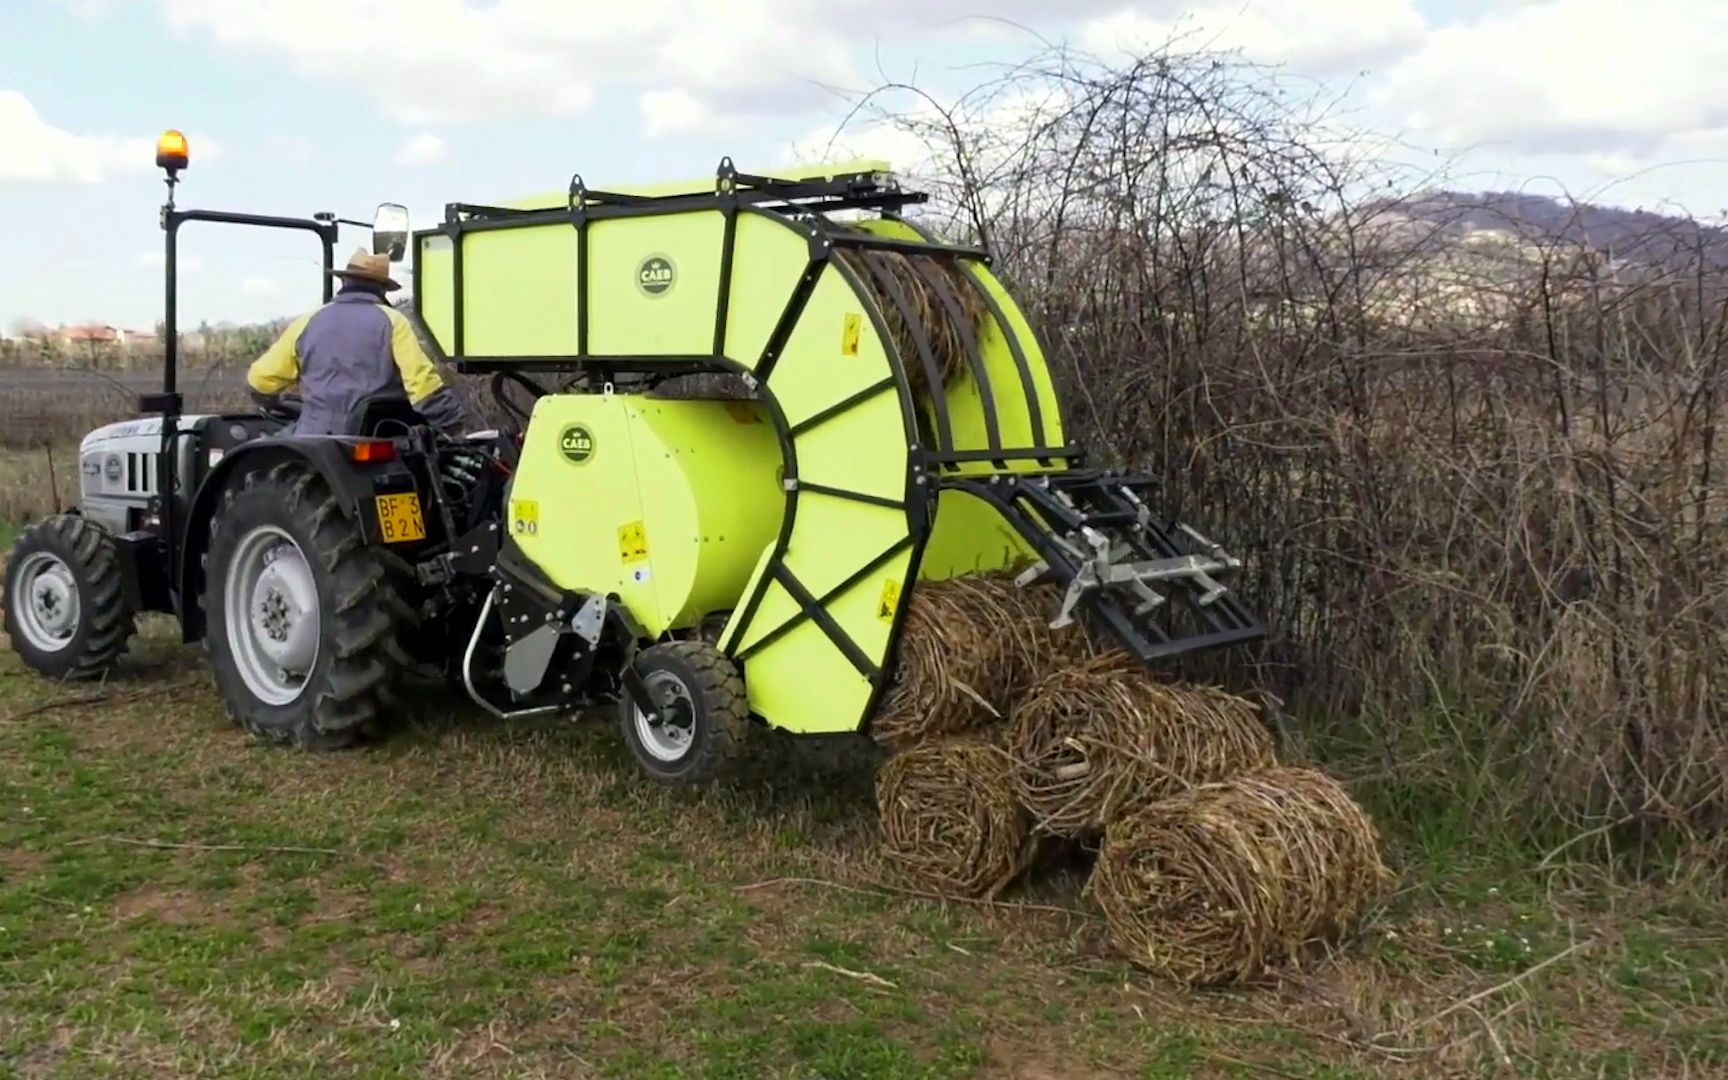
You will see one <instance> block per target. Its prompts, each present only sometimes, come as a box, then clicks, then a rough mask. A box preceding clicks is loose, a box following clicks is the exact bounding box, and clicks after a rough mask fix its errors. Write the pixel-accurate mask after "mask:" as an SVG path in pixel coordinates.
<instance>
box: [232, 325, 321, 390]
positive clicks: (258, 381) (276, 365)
mask: <svg viewBox="0 0 1728 1080" xmlns="http://www.w3.org/2000/svg"><path fill="white" fill-rule="evenodd" d="M311 321H312V316H311V315H310V314H307V315H302V316H300V317H299V318H298V319H295V320H294V321H293V322H291V323H289V324H288V329H286V330H284V331H282V336H281V337H279V338H277V339H276V344H274V345H272V346H270V348H269V349H268V350H267V351H266V352H265V353H264V355H263V356H260V357H259V358H258V359H256V360H254V361H252V367H251V368H250V369H248V370H247V372H246V383H247V385H249V386H250V387H252V389H253V390H256V391H257V392H258V393H260V394H268V395H275V394H280V393H282V392H284V391H286V390H289V389H292V388H293V387H294V386H295V384H297V383H298V382H299V381H300V355H299V353H298V352H297V348H298V346H299V344H300V335H301V334H303V333H305V331H306V324H307V323H309V322H311Z"/></svg>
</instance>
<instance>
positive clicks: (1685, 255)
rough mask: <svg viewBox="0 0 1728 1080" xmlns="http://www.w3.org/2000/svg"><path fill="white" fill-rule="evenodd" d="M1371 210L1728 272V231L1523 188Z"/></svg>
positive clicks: (1461, 233)
mask: <svg viewBox="0 0 1728 1080" xmlns="http://www.w3.org/2000/svg"><path fill="white" fill-rule="evenodd" d="M1370 212H1371V215H1372V216H1373V217H1375V218H1378V219H1380V220H1383V221H1384V220H1398V219H1402V220H1403V221H1404V222H1406V223H1407V224H1409V225H1411V226H1415V227H1418V228H1420V229H1422V231H1425V232H1427V231H1431V232H1432V234H1433V235H1434V237H1435V239H1437V240H1469V239H1472V238H1473V237H1475V236H1479V235H1480V234H1485V233H1486V234H1499V235H1502V236H1506V237H1507V238H1508V239H1513V238H1515V239H1517V240H1519V241H1522V242H1524V243H1526V244H1536V245H1541V246H1548V245H1552V244H1563V245H1573V246H1578V247H1585V248H1590V249H1593V250H1596V251H1601V252H1604V253H1606V254H1608V255H1609V256H1610V257H1611V258H1612V259H1613V260H1614V261H1615V262H1617V263H1621V264H1624V265H1643V266H1647V267H1660V268H1665V269H1669V270H1679V269H1686V268H1693V267H1697V266H1699V265H1700V264H1702V265H1703V266H1704V267H1707V268H1710V269H1715V270H1728V228H1723V227H1720V226H1715V225H1709V224H1705V223H1703V222H1699V221H1695V220H1693V219H1690V218H1685V217H1679V216H1676V215H1670V214H1659V213H1654V212H1652V211H1648V210H1624V209H1620V208H1618V207H1611V206H1599V205H1596V204H1592V203H1573V202H1565V201H1562V200H1560V199H1553V198H1549V197H1547V196H1544V195H1530V194H1523V193H1519V192H1506V191H1502V192H1477V193H1467V192H1457V191H1438V192H1424V193H1421V194H1418V195H1414V196H1410V197H1408V198H1403V199H1397V200H1386V201H1384V202H1381V203H1379V204H1377V205H1376V206H1374V207H1371V208H1370Z"/></svg>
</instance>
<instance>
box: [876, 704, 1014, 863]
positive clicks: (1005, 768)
mask: <svg viewBox="0 0 1728 1080" xmlns="http://www.w3.org/2000/svg"><path fill="white" fill-rule="evenodd" d="M1010 771H1011V766H1010V763H1009V761H1008V755H1007V754H1006V753H1004V752H1003V750H1002V748H1001V747H999V746H997V745H995V744H994V743H992V742H991V741H989V740H988V739H985V738H981V737H978V736H971V737H960V738H953V739H938V740H934V741H931V742H925V743H919V744H918V745H917V746H914V747H912V748H911V749H909V750H904V751H901V752H900V753H898V754H895V755H894V756H893V757H891V758H889V759H888V761H887V762H886V763H885V764H884V765H883V766H882V768H881V769H880V770H878V772H877V774H876V806H877V810H878V811H879V813H880V814H881V819H882V849H883V852H884V854H885V855H886V856H887V859H888V861H889V862H890V863H891V864H892V865H894V866H895V867H896V868H898V869H899V870H900V871H901V872H902V873H903V874H905V875H906V877H907V878H908V879H909V880H911V881H913V882H915V883H916V884H917V885H918V886H920V887H922V888H925V889H929V890H930V891H932V892H935V893H938V894H941V895H944V896H966V897H976V896H986V895H994V894H995V893H996V892H998V891H1000V890H1001V889H1002V888H1003V887H1004V886H1006V885H1007V884H1008V883H1009V882H1010V881H1012V880H1013V879H1014V878H1015V877H1016V876H1018V875H1019V873H1020V872H1021V871H1022V870H1023V869H1024V868H1025V865H1026V861H1027V859H1028V857H1029V855H1030V850H1029V845H1028V837H1029V835H1030V834H1029V833H1028V831H1027V828H1026V817H1025V815H1024V813H1022V812H1021V810H1020V807H1019V804H1018V803H1016V802H1015V801H1014V788H1013V785H1012V784H1011V782H1010V781H1009V778H1008V774H1009V772H1010Z"/></svg>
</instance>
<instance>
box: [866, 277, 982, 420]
mask: <svg viewBox="0 0 1728 1080" xmlns="http://www.w3.org/2000/svg"><path fill="white" fill-rule="evenodd" d="M839 258H840V259H841V261H842V262H844V263H845V264H846V265H847V266H848V267H849V268H850V269H851V270H852V272H853V273H855V274H856V275H857V276H858V278H859V280H860V281H861V282H863V284H864V289H865V291H867V292H868V293H869V294H870V296H871V298H872V299H873V300H875V301H876V306H877V308H878V309H880V310H881V312H882V318H883V321H884V322H886V323H887V328H888V335H889V337H890V338H891V339H892V341H893V344H894V347H895V349H896V350H897V351H898V352H899V354H900V363H901V364H902V365H903V366H904V367H905V369H906V378H907V381H908V382H910V383H911V384H912V388H913V389H914V390H915V391H928V390H929V389H930V377H929V373H928V369H927V368H926V366H925V363H924V356H923V353H921V352H920V351H919V349H918V345H917V342H916V341H915V340H914V338H913V336H912V330H911V327H910V325H909V324H908V322H907V320H906V319H905V318H903V317H902V316H901V309H900V305H899V304H897V303H895V302H894V299H893V295H892V293H891V292H890V290H889V288H888V287H887V286H886V285H885V284H884V282H885V281H886V282H888V283H891V284H892V287H893V290H894V291H897V292H898V293H899V294H900V295H901V296H902V297H903V298H904V299H905V301H906V303H907V305H908V306H910V307H911V308H912V312H913V315H914V317H915V318H916V320H917V325H918V327H919V328H920V329H922V330H923V331H924V338H925V340H926V341H928V342H929V343H930V352H931V355H932V357H933V358H934V359H935V361H936V367H937V372H938V374H939V376H940V377H941V380H942V385H943V386H948V385H950V384H951V383H953V382H954V381H955V380H956V379H958V378H960V377H961V376H962V375H963V374H965V373H967V372H968V371H969V370H970V364H969V362H968V360H967V349H966V340H967V337H968V336H970V338H971V339H972V340H973V341H974V342H976V341H978V339H979V337H980V336H981V335H982V334H983V333H984V328H985V327H986V326H987V325H988V321H989V320H990V319H991V318H993V316H992V315H991V312H990V308H989V306H988V305H987V304H986V303H985V301H984V297H983V294H982V293H981V292H980V291H979V288H980V286H979V285H978V283H977V282H976V281H975V280H973V279H972V277H971V275H970V273H969V272H968V271H967V270H966V269H965V267H963V266H961V265H960V264H959V263H958V262H957V261H955V260H954V259H953V258H950V257H946V256H926V255H920V256H908V255H903V254H901V253H899V252H892V251H872V252H865V251H860V250H855V249H849V248H842V249H840V252H839ZM873 271H874V272H873ZM944 294H945V295H944ZM951 310H952V311H957V312H959V313H960V315H961V317H962V319H963V320H964V321H965V325H964V327H962V325H961V324H960V323H959V322H957V321H956V320H955V319H954V318H953V317H952V316H951V315H950V311H951Z"/></svg>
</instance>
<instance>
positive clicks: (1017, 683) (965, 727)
mask: <svg viewBox="0 0 1728 1080" xmlns="http://www.w3.org/2000/svg"><path fill="white" fill-rule="evenodd" d="M1033 593H1034V590H1027V589H1021V588H1020V587H1019V586H1018V585H1016V584H1015V583H1014V579H1013V578H1012V577H1010V576H1008V575H1005V574H992V575H981V576H976V577H961V578H953V579H951V580H948V581H924V582H919V583H917V585H916V586H915V587H914V588H913V589H912V593H911V596H910V598H909V599H908V601H907V603H908V607H907V610H906V617H905V622H904V624H903V625H902V627H901V631H900V641H899V648H898V649H897V650H896V655H895V661H894V662H895V669H894V672H895V674H894V683H893V686H892V687H891V688H890V690H889V691H888V694H887V696H886V698H885V699H884V700H883V703H882V707H881V709H880V711H879V713H878V715H877V717H876V719H875V720H874V722H873V723H872V726H871V734H872V735H873V736H874V737H875V738H877V739H878V740H880V741H883V742H887V743H894V744H903V743H906V742H910V741H913V740H916V739H921V738H927V737H929V736H932V735H943V734H953V733H956V732H962V731H972V730H976V729H979V728H983V727H988V726H991V725H993V724H997V723H1001V722H1003V721H1004V719H1005V718H1006V717H1007V715H1008V710H1009V708H1010V707H1011V706H1012V705H1013V704H1014V702H1015V701H1016V700H1017V699H1018V697H1019V696H1020V695H1021V694H1022V693H1023V692H1024V691H1025V689H1026V687H1027V686H1028V685H1030V683H1031V681H1032V680H1033V679H1034V678H1036V677H1038V676H1039V675H1041V674H1043V673H1044V672H1046V671H1048V670H1050V669H1051V668H1052V667H1053V666H1055V665H1056V664H1058V663H1060V662H1061V660H1062V657H1063V655H1064V650H1071V651H1078V650H1080V649H1081V648H1082V646H1081V645H1078V644H1075V643H1076V642H1078V641H1080V639H1081V638H1082V636H1083V631H1081V630H1079V629H1078V628H1071V629H1066V630H1060V631H1057V630H1051V629H1050V628H1049V625H1048V622H1047V620H1048V619H1049V615H1048V614H1046V613H1045V610H1044V609H1043V608H1042V607H1041V606H1040V597H1039V596H1037V595H1033ZM1045 599H1048V597H1047V596H1046V597H1045ZM1049 610H1050V611H1052V612H1053V611H1054V608H1050V609H1049Z"/></svg>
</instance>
